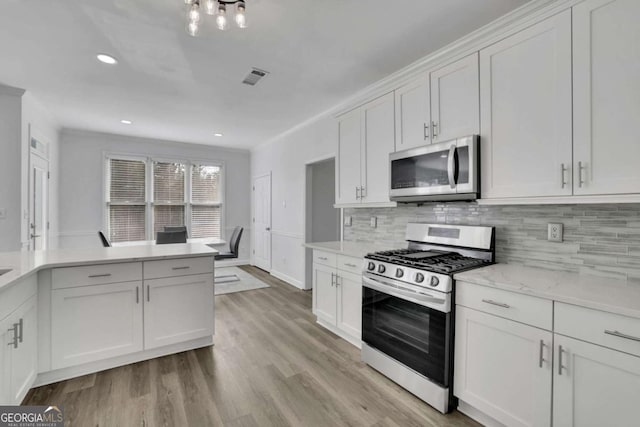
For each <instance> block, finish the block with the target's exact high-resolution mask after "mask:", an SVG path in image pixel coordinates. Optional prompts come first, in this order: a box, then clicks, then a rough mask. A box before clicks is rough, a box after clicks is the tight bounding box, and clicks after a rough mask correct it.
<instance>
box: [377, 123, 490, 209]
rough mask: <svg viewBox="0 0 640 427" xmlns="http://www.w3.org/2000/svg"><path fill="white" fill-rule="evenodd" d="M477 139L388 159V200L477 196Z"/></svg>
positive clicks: (415, 150) (471, 137)
mask: <svg viewBox="0 0 640 427" xmlns="http://www.w3.org/2000/svg"><path fill="white" fill-rule="evenodd" d="M478 141H479V137H478V135H470V136H465V137H463V138H458V139H454V140H451V141H445V142H440V143H438V144H431V145H426V146H424V147H419V148H412V149H410V150H405V151H399V152H397V153H391V154H390V155H389V161H390V163H391V164H390V167H389V173H390V187H389V188H390V190H389V198H390V199H391V200H395V201H398V202H421V201H440V200H442V201H446V200H474V199H477V198H478V197H479V195H480V174H479V172H480V171H479V168H480V161H479V160H480V152H479V151H478Z"/></svg>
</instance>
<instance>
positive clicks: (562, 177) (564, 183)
mask: <svg viewBox="0 0 640 427" xmlns="http://www.w3.org/2000/svg"><path fill="white" fill-rule="evenodd" d="M566 172H567V167H566V166H565V165H564V163H560V180H561V181H562V188H564V186H565V185H567V181H565V179H564V177H565V173H566Z"/></svg>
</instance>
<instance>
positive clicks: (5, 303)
mask: <svg viewBox="0 0 640 427" xmlns="http://www.w3.org/2000/svg"><path fill="white" fill-rule="evenodd" d="M37 279H38V275H37V274H32V275H31V276H29V277H27V278H25V279H20V282H19V283H15V284H14V285H12V286H10V287H9V288H8V289H5V290H3V291H0V320H2V319H4V318H5V317H7V316H8V315H10V314H11V313H13V311H15V310H16V309H17V308H18V307H20V305H22V303H24V302H25V301H26V300H28V299H29V298H30V297H32V296H33V295H35V294H36V291H37Z"/></svg>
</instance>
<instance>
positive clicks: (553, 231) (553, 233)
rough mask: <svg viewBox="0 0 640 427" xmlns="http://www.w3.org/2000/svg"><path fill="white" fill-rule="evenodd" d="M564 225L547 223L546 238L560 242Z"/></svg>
mask: <svg viewBox="0 0 640 427" xmlns="http://www.w3.org/2000/svg"><path fill="white" fill-rule="evenodd" d="M563 229H564V227H563V225H562V224H561V223H549V225H548V228H547V240H548V241H550V242H562V240H563V236H562V234H563V231H564V230H563Z"/></svg>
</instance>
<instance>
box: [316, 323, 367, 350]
mask: <svg viewBox="0 0 640 427" xmlns="http://www.w3.org/2000/svg"><path fill="white" fill-rule="evenodd" d="M316 323H317V324H318V325H320V326H322V327H323V328H325V329H328V330H329V331H331V332H333V333H334V334H336V335H337V336H339V337H340V338H342V339H343V340H345V341H347V342H348V343H349V344H352V345H354V346H356V347H358V348H360V349H362V341H361V340H359V339H357V338H354V337H352V336H351V335H349V334H347V333H345V332H342V331H341V330H340V329H338V328H336V327H335V326H334V325H332V324H330V323H327V322H325V321H324V320H322V319H319V318H317V317H316Z"/></svg>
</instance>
